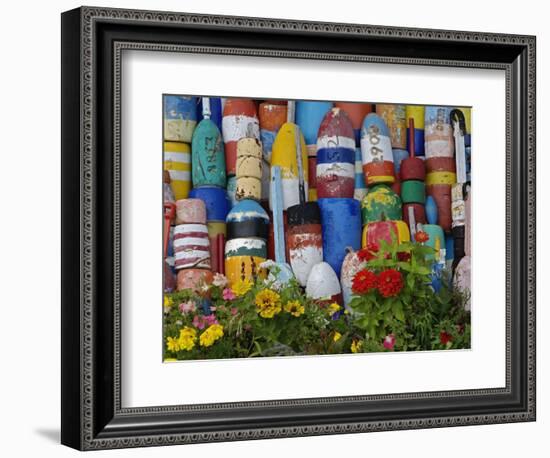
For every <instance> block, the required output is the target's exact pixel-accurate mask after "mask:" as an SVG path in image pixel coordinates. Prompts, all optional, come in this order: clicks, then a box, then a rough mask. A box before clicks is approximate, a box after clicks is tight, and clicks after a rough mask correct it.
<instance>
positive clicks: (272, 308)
mask: <svg viewBox="0 0 550 458" xmlns="http://www.w3.org/2000/svg"><path fill="white" fill-rule="evenodd" d="M280 298H281V297H280V296H279V294H277V293H276V292H275V291H272V290H270V289H263V290H262V291H260V292H259V293H258V294H256V300H255V302H256V307H257V309H256V311H257V312H258V314H259V315H260V316H261V317H262V318H273V317H274V316H275V315H277V314H278V313H279V312H280V311H281V303H280V302H279V300H280Z"/></svg>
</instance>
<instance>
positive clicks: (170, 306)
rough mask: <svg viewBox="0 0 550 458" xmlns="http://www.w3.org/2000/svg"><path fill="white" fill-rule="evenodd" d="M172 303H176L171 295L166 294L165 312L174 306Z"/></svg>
mask: <svg viewBox="0 0 550 458" xmlns="http://www.w3.org/2000/svg"><path fill="white" fill-rule="evenodd" d="M172 305H174V301H173V299H172V298H171V297H169V296H164V312H165V313H168V312H169V311H170V309H171V308H172Z"/></svg>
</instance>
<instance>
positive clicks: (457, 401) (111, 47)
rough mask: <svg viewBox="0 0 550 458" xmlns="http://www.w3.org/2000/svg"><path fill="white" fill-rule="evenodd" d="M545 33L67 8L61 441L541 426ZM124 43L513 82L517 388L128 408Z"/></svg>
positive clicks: (511, 328)
mask: <svg viewBox="0 0 550 458" xmlns="http://www.w3.org/2000/svg"><path fill="white" fill-rule="evenodd" d="M535 46H536V41H535V37H532V36H519V35H504V34H490V33H477V32H476V33H474V32H457V31H444V30H423V29H409V28H396V27H382V26H369V25H355V24H334V23H317V22H306V21H291V20H278V19H261V18H246V17H226V16H202V15H196V14H185V13H166V12H151V11H132V10H122V9H106V8H95V7H82V8H78V9H75V10H72V11H68V12H66V13H63V15H62V112H63V113H62V406H61V407H62V434H61V441H62V443H63V444H65V445H68V446H70V447H74V448H76V449H80V450H91V449H105V448H121V447H138V446H151V445H168V444H183V443H196V442H211V441H229V440H248V439H260V438H275V437H290V436H307V435H319V434H340V433H351V432H368V431H382V430H399V429H412V428H430V427H443V426H458V425H475V424H488V423H505V422H517V421H533V420H535V146H536V139H535V113H536V109H535V102H536V100H535V99H536V97H535V73H536V72H535ZM125 49H138V50H139V49H143V50H149V51H173V52H187V53H214V54H226V55H248V56H268V57H269V56H271V57H291V58H302V59H327V60H343V61H356V62H380V63H393V64H415V65H437V66H445V67H470V68H490V69H501V70H504V71H505V73H506V107H507V113H506V157H507V165H506V186H507V189H506V192H507V209H506V250H507V252H506V284H505V285H504V284H503V285H502V287H503V288H506V352H507V358H506V386H505V387H504V388H494V389H479V390H467V391H446V392H420V393H406V394H396V395H365V396H354V397H339V398H312V399H300V400H266V401H261V402H241V403H232V404H198V405H191V406H185V405H182V406H177V405H176V406H169V407H151V408H131V409H129V408H122V406H121V384H120V375H121V364H120V357H121V354H120V327H121V314H120V278H121V274H120V269H121V267H120V237H121V229H120V210H121V209H120V174H121V163H120V90H121V73H120V64H121V52H122V51H123V50H125Z"/></svg>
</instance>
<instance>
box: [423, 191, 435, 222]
mask: <svg viewBox="0 0 550 458" xmlns="http://www.w3.org/2000/svg"><path fill="white" fill-rule="evenodd" d="M426 219H427V220H428V224H437V204H436V203H435V200H434V198H433V197H432V196H430V195H428V196H427V197H426Z"/></svg>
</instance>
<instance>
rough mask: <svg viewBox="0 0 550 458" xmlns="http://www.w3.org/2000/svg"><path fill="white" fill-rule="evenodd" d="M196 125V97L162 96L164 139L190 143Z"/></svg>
mask: <svg viewBox="0 0 550 458" xmlns="http://www.w3.org/2000/svg"><path fill="white" fill-rule="evenodd" d="M196 125H197V98H196V97H185V96H182V95H165V96H164V140H165V141H174V142H185V143H191V138H192V137H193V131H194V130H195V126H196Z"/></svg>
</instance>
